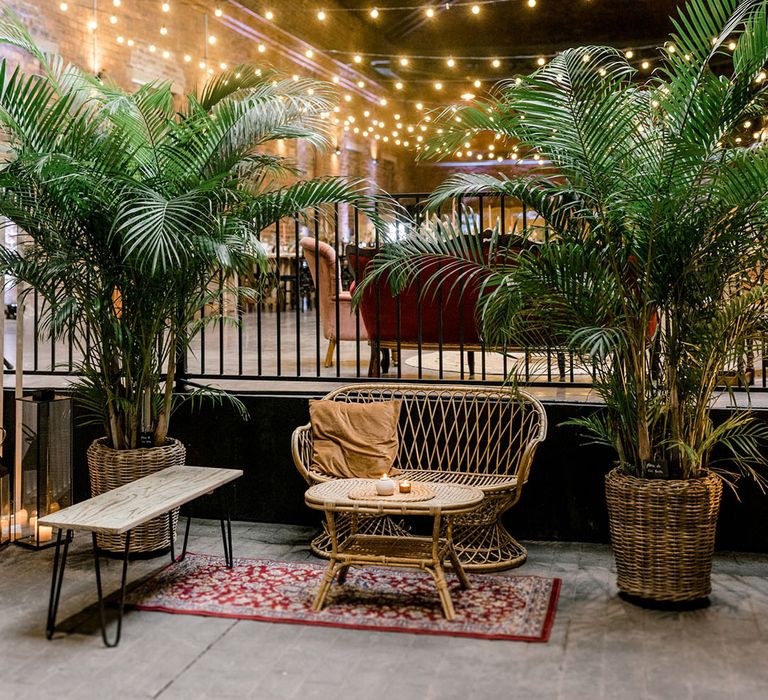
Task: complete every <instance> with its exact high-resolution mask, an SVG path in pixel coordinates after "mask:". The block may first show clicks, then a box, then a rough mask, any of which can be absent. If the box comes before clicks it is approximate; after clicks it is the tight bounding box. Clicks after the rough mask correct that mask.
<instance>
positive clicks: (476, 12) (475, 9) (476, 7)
mask: <svg viewBox="0 0 768 700" xmlns="http://www.w3.org/2000/svg"><path fill="white" fill-rule="evenodd" d="M472 14H473V15H479V14H480V5H472Z"/></svg>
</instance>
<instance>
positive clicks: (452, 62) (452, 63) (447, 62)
mask: <svg viewBox="0 0 768 700" xmlns="http://www.w3.org/2000/svg"><path fill="white" fill-rule="evenodd" d="M446 64H447V65H448V68H453V67H454V66H455V65H456V61H455V60H454V59H453V58H449V59H448V60H447V61H446Z"/></svg>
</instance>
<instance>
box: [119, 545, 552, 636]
mask: <svg viewBox="0 0 768 700" xmlns="http://www.w3.org/2000/svg"><path fill="white" fill-rule="evenodd" d="M324 571H325V565H323V564H314V563H309V562H302V563H298V562H285V561H272V560H269V559H235V566H234V568H233V569H228V568H227V567H226V566H225V565H224V560H223V558H221V557H213V556H208V555H203V554H188V555H187V558H186V559H185V560H184V561H183V562H179V563H177V564H172V565H170V566H168V567H167V568H165V569H163V570H162V571H160V572H158V573H157V574H155V575H154V576H152V577H151V578H149V579H148V580H147V581H145V582H144V583H143V584H141V585H140V586H139V587H138V588H136V589H134V590H133V591H131V593H130V595H129V603H130V604H131V605H132V606H133V607H135V608H138V609H139V610H158V611H162V612H169V613H177V614H181V615H209V616H212V617H231V618H239V619H242V620H262V621H266V622H285V623H292V624H303V625H325V626H328V627H349V628H353V629H366V630H378V631H386V632H410V633H415V634H445V635H452V636H457V637H479V638H482V639H506V640H519V641H526V642H546V641H547V640H548V639H549V633H550V630H551V628H552V622H553V620H554V617H555V609H556V607H557V597H558V593H559V591H560V579H556V578H555V579H551V578H543V577H541V576H520V575H513V576H499V575H489V574H482V575H470V582H471V584H472V588H471V589H469V590H467V591H462V590H461V589H460V588H459V585H458V581H457V579H456V577H455V576H453V575H452V574H448V583H449V586H450V588H451V596H452V598H453V604H454V607H455V609H456V619H455V620H453V621H448V620H446V619H445V618H444V617H443V615H442V612H441V609H440V603H439V600H438V596H437V589H436V588H435V586H434V583H433V580H432V577H431V576H429V575H428V574H425V573H423V572H418V571H409V570H404V569H389V568H373V567H372V568H365V569H355V568H353V569H351V570H350V571H349V574H348V576H347V580H346V582H345V584H344V585H343V586H339V585H338V584H334V586H333V588H332V590H331V592H330V593H329V595H328V598H327V603H326V606H325V607H324V608H323V610H322V611H321V612H314V611H313V610H312V609H311V604H312V599H313V598H314V595H315V593H316V592H317V589H318V588H319V586H320V580H321V578H322V576H323V573H324Z"/></svg>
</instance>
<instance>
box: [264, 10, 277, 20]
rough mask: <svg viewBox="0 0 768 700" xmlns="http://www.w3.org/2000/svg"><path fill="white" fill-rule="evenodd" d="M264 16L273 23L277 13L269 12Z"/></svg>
mask: <svg viewBox="0 0 768 700" xmlns="http://www.w3.org/2000/svg"><path fill="white" fill-rule="evenodd" d="M264 16H265V17H266V18H267V19H268V20H269V21H270V22H271V21H272V20H273V19H274V18H275V13H274V12H272V10H267V11H266V12H265V13H264Z"/></svg>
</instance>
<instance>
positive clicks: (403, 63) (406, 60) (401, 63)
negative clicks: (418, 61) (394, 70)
mask: <svg viewBox="0 0 768 700" xmlns="http://www.w3.org/2000/svg"><path fill="white" fill-rule="evenodd" d="M408 63H409V61H408V59H407V58H405V57H403V58H401V59H400V65H401V66H407V65H408Z"/></svg>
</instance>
